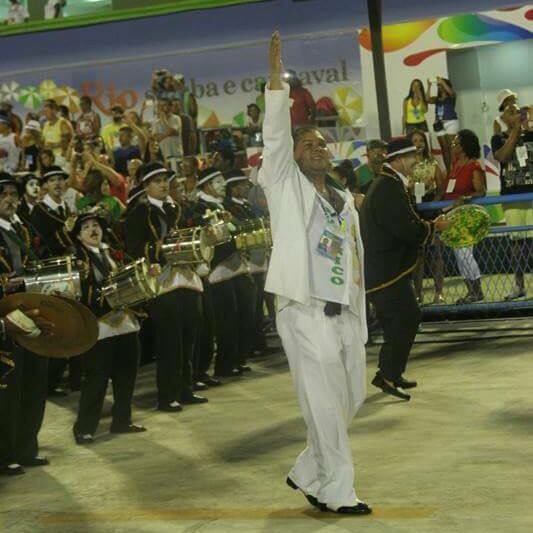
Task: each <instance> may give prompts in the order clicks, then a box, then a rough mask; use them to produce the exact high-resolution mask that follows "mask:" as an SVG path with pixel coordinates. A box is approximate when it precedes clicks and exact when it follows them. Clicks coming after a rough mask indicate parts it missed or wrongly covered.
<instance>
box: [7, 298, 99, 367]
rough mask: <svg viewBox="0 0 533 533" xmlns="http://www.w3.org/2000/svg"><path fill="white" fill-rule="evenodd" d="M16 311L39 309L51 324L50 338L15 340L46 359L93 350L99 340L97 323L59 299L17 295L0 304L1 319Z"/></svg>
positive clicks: (73, 303) (81, 309) (76, 305)
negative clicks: (51, 333)
mask: <svg viewBox="0 0 533 533" xmlns="http://www.w3.org/2000/svg"><path fill="white" fill-rule="evenodd" d="M15 309H21V310H24V309H27V310H28V309H39V311H40V314H41V316H42V318H43V319H45V320H48V321H49V322H52V323H53V324H54V328H53V330H52V331H53V335H50V336H46V337H43V336H39V337H36V338H29V337H27V336H25V335H15V337H14V340H15V341H16V342H17V343H18V344H20V345H21V346H22V347H24V348H26V349H27V350H29V351H31V352H33V353H35V354H37V355H43V356H45V357H54V358H60V359H61V358H67V357H72V356H74V355H79V354H81V353H84V352H86V351H88V350H89V349H90V348H92V347H93V346H94V345H95V344H96V341H97V340H98V321H97V320H96V317H95V316H94V315H93V314H92V313H91V311H90V310H89V309H88V308H86V307H85V306H84V305H82V304H80V303H78V302H76V301H74V300H70V299H68V298H63V297H60V296H49V295H45V294H33V293H17V294H11V295H9V296H7V297H6V298H3V299H2V300H0V316H5V315H7V314H8V313H10V312H11V311H13V310H15Z"/></svg>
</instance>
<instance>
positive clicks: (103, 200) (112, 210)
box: [76, 169, 125, 223]
mask: <svg viewBox="0 0 533 533" xmlns="http://www.w3.org/2000/svg"><path fill="white" fill-rule="evenodd" d="M84 192H85V196H83V197H82V198H80V199H79V200H78V201H77V203H76V207H77V209H78V211H83V210H85V209H88V208H90V207H95V206H100V207H102V208H103V209H104V210H105V212H106V213H107V215H108V217H109V220H108V221H109V222H110V223H115V222H118V220H119V218H120V215H121V214H122V212H123V211H124V209H125V207H124V204H123V203H122V202H121V201H120V200H119V199H118V198H116V197H114V196H111V194H110V192H111V191H110V186H109V180H108V179H107V178H106V177H105V176H104V175H103V173H102V171H101V170H98V169H91V170H90V171H89V172H88V173H87V175H86V176H85V184H84Z"/></svg>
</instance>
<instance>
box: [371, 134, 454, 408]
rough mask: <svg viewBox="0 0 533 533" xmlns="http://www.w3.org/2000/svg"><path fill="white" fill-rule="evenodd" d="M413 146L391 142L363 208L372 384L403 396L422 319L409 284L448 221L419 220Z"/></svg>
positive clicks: (413, 383) (409, 383) (405, 397)
mask: <svg viewBox="0 0 533 533" xmlns="http://www.w3.org/2000/svg"><path fill="white" fill-rule="evenodd" d="M415 154H416V148H415V147H414V146H413V145H412V143H411V142H410V141H409V140H407V139H406V138H403V137H402V138H398V139H394V140H392V141H391V142H390V143H389V148H388V155H387V162H386V163H385V164H384V165H383V170H382V172H381V174H380V175H379V176H378V177H377V178H376V179H375V180H373V182H372V184H371V185H370V188H369V190H368V194H367V196H366V198H365V200H364V203H363V206H362V209H361V233H362V237H363V242H364V248H365V276H366V285H367V291H366V293H367V295H368V298H369V299H370V301H371V302H372V304H373V305H374V307H375V309H376V313H377V316H378V319H379V321H380V323H381V326H382V328H383V337H384V343H383V346H382V348H381V352H380V355H379V370H378V372H377V374H376V377H375V378H374V379H373V381H372V384H373V385H375V386H376V387H378V388H381V389H382V390H383V392H385V393H387V394H391V395H393V396H396V397H398V398H401V399H403V400H409V399H410V398H411V396H410V395H409V394H408V393H407V392H405V389H409V388H414V387H416V385H417V383H416V381H408V380H407V379H405V378H404V377H403V373H404V371H405V368H406V365H407V359H408V357H409V353H410V351H411V347H412V345H413V342H414V339H415V336H416V332H417V330H418V325H419V323H420V319H421V312H420V308H419V307H418V303H417V302H416V298H415V295H414V292H413V286H412V282H411V273H412V272H413V271H414V269H415V267H416V264H417V260H418V250H419V249H420V247H421V246H424V245H426V244H428V243H430V242H431V241H432V240H433V237H434V235H435V231H436V230H437V231H442V230H444V229H446V228H447V227H448V226H449V223H448V222H447V221H446V220H444V219H443V218H442V217H439V218H437V219H436V220H435V221H426V220H422V219H421V218H420V217H419V216H418V214H417V212H416V210H415V208H414V205H413V201H412V199H411V198H410V196H409V194H408V192H407V188H406V185H407V176H409V174H410V173H411V170H412V168H413V166H414V165H415V163H416V158H415Z"/></svg>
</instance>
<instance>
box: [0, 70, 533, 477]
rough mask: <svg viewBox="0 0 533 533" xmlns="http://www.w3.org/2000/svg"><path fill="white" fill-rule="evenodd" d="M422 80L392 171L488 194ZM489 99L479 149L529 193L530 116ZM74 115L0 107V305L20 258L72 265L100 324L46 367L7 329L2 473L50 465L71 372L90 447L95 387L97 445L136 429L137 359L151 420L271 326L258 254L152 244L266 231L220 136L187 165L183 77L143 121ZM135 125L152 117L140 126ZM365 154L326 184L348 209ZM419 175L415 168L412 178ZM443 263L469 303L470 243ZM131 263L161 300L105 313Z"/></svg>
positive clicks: (306, 116) (307, 109)
mask: <svg viewBox="0 0 533 533" xmlns="http://www.w3.org/2000/svg"><path fill="white" fill-rule="evenodd" d="M285 81H289V85H290V97H291V99H292V100H293V105H292V107H291V109H290V120H291V126H292V129H293V130H298V129H299V130H301V129H302V127H303V129H304V131H305V128H306V127H313V126H312V125H313V124H314V122H315V120H316V106H315V104H314V101H313V99H312V96H311V95H310V93H309V91H307V89H305V88H304V87H303V86H302V85H301V83H300V82H299V80H297V77H296V76H295V75H290V74H289V75H288V77H287V78H286V79H285ZM436 83H437V84H438V87H439V89H438V92H437V95H436V96H431V97H430V96H426V93H425V91H424V87H423V84H422V83H421V81H420V80H414V81H413V83H412V84H411V88H410V90H409V94H408V96H407V97H406V99H405V106H404V128H405V134H406V135H407V138H406V139H405V140H404V141H403V142H405V143H407V145H406V146H409V147H414V148H413V152H414V154H413V155H412V157H410V159H409V165H408V167H409V168H407V167H406V166H405V165H406V164H407V163H406V162H405V159H400V160H401V162H402V163H401V164H402V165H403V166H401V167H398V168H396V167H391V168H394V169H395V172H396V174H398V175H401V176H402V179H403V180H404V186H405V188H406V190H407V191H409V193H410V194H413V195H414V189H415V185H416V184H417V182H420V181H422V182H423V183H424V200H438V199H445V200H453V201H454V202H455V203H456V205H459V204H461V203H464V202H465V201H468V199H471V198H474V197H477V196H482V195H484V194H485V192H486V182H485V175H484V171H483V168H482V167H481V165H480V163H479V158H480V143H479V139H478V137H477V135H476V134H475V133H474V132H473V131H471V130H468V129H459V125H458V118H457V113H456V112H455V93H454V90H453V86H452V84H451V82H450V81H449V80H446V79H444V78H437V80H436ZM429 85H431V82H429ZM429 91H430V88H429V87H428V92H429ZM263 92H264V88H263ZM499 103H500V113H501V115H500V117H499V119H498V121H497V122H495V126H494V127H495V134H494V137H493V139H492V148H493V151H494V154H495V157H496V159H497V160H498V161H500V162H501V182H502V193H505V194H513V193H517V192H524V191H531V174H530V173H531V161H532V148H531V146H532V144H531V143H532V141H533V139H532V136H533V132H532V131H531V130H530V128H529V127H528V126H529V125H528V120H529V118H528V115H527V113H526V114H525V115H524V113H523V111H522V110H521V109H520V108H519V107H518V105H517V101H516V94H515V93H513V92H512V91H510V90H505V91H502V93H501V94H500V96H499ZM430 104H434V105H435V107H436V114H435V124H434V129H435V132H436V133H437V138H438V140H439V145H440V147H441V150H442V154H443V161H444V166H441V164H440V162H439V161H438V160H437V159H435V158H434V157H433V155H432V150H431V148H430V143H429V137H428V122H427V113H428V105H430ZM80 107H81V111H80V113H79V114H78V115H77V116H76V117H73V116H72V114H71V113H70V112H69V110H68V109H67V108H65V107H64V106H60V105H58V104H57V102H56V101H55V100H53V99H50V100H46V101H45V102H44V105H43V108H42V111H41V112H40V113H33V112H32V113H28V114H27V116H25V117H19V116H18V115H17V114H16V113H15V112H14V111H13V109H12V107H11V105H10V104H9V103H6V102H4V103H2V104H0V166H1V170H2V172H1V174H0V272H1V273H2V276H3V278H2V279H3V285H4V293H9V292H13V291H16V290H20V288H21V277H22V276H23V274H24V271H25V266H26V265H27V264H28V263H29V262H32V261H39V260H40V261H43V260H47V259H50V258H55V257H64V256H67V255H68V256H73V257H74V258H75V259H76V261H77V264H78V265H80V269H81V265H83V270H84V272H85V273H86V274H85V276H83V280H82V292H81V301H82V303H84V304H85V305H87V306H88V307H89V308H90V309H91V311H92V312H93V313H94V314H95V315H96V316H97V317H98V323H99V337H98V342H97V343H96V345H95V346H94V347H93V348H92V349H91V350H90V351H89V352H88V353H86V354H83V355H82V356H79V357H74V358H71V359H70V360H69V361H68V362H67V360H62V359H50V360H49V361H47V360H46V359H45V358H42V357H39V356H36V355H35V354H32V353H31V352H29V351H27V350H24V349H22V348H20V347H18V346H14V345H13V344H12V343H11V341H10V340H9V338H8V337H6V335H5V333H6V331H5V329H4V331H3V333H4V341H3V342H4V344H5V349H6V350H7V351H9V352H11V353H12V359H13V360H14V362H15V369H16V370H15V371H12V372H10V373H8V374H7V377H6V378H5V379H4V387H3V388H2V389H1V390H0V399H1V400H2V401H1V404H0V425H1V426H2V428H1V429H2V433H1V439H0V473H3V474H8V475H15V474H20V473H23V472H24V466H38V465H43V464H47V463H48V460H47V459H46V458H44V457H41V456H40V455H39V454H38V444H37V434H38V432H39V429H40V427H41V423H42V420H43V416H44V407H45V402H46V398H47V397H48V398H49V397H53V396H56V397H57V396H62V395H64V394H66V391H65V390H64V387H63V385H62V379H63V374H64V373H65V369H66V366H67V364H68V367H69V385H70V388H71V390H73V391H76V390H81V395H80V401H79V408H78V415H77V419H76V422H75V424H74V426H73V434H74V439H75V442H76V443H77V444H79V445H89V444H92V443H94V442H95V434H96V431H97V427H98V424H99V419H100V415H101V411H102V406H103V402H104V397H105V394H106V390H107V385H108V381H109V380H111V381H112V383H113V394H114V407H113V412H112V424H111V428H110V429H111V432H113V433H136V432H142V431H145V428H144V427H142V426H140V425H138V424H135V423H133V421H132V412H131V403H132V396H133V392H134V386H135V379H136V374H137V366H138V362H139V360H141V361H143V362H146V363H149V362H151V361H153V360H155V362H156V383H155V385H156V389H157V401H156V407H157V409H158V410H160V411H164V412H170V413H174V412H179V411H181V410H182V409H183V406H189V405H194V404H202V403H205V402H207V401H208V399H207V398H206V397H204V396H202V395H199V394H197V392H200V391H204V390H207V389H209V388H210V387H218V386H220V385H221V384H222V382H223V381H224V380H228V379H229V378H231V379H232V378H238V377H241V376H243V375H245V374H247V373H249V372H250V371H251V370H252V368H251V367H250V366H249V364H248V361H249V359H250V358H253V357H254V356H257V355H258V354H268V353H269V352H270V350H269V348H268V346H267V343H266V338H265V333H266V331H267V328H268V327H272V328H275V317H274V315H275V313H274V300H273V297H272V295H270V294H268V293H265V290H264V287H265V277H266V272H267V270H268V265H269V251H268V249H267V248H265V249H259V250H253V251H250V252H246V253H243V252H242V250H238V249H237V248H236V245H235V240H234V239H231V238H229V239H227V240H226V241H223V242H220V243H219V244H218V245H217V246H215V251H214V256H213V258H212V260H211V261H210V262H209V264H202V265H199V266H194V267H193V266H188V265H180V266H176V265H172V264H170V263H169V261H168V258H167V257H166V255H165V253H164V247H163V244H164V243H165V242H166V240H167V239H168V238H169V236H171V235H172V234H173V232H174V231H176V230H177V229H186V228H196V227H208V226H212V225H214V224H217V223H218V222H221V223H223V225H224V226H225V227H226V228H229V229H228V231H229V232H230V233H231V234H235V233H238V231H239V228H240V227H244V226H245V225H246V224H247V223H249V221H252V220H259V219H265V220H266V219H268V216H269V212H268V206H267V201H266V197H265V192H264V190H263V189H262V187H261V185H260V184H259V183H258V181H257V172H258V168H245V167H247V163H246V161H242V160H239V156H238V154H236V152H235V146H234V144H233V143H232V142H227V139H219V140H218V141H217V143H215V144H214V145H213V150H212V151H211V152H209V153H208V154H205V155H204V156H202V157H201V158H200V157H198V146H199V145H198V132H197V114H198V105H197V102H196V99H195V97H194V95H193V94H192V93H191V92H190V91H189V90H188V89H187V87H186V84H185V79H184V76H183V75H181V74H173V73H171V72H170V71H168V70H165V69H161V70H157V71H155V72H154V73H153V76H152V80H151V83H150V87H149V90H148V91H147V93H146V98H145V100H144V103H143V107H142V109H141V112H140V113H137V112H136V111H134V110H125V109H123V108H122V107H121V106H119V105H116V106H114V107H113V108H112V109H111V117H110V118H109V119H108V120H107V122H105V121H103V120H102V117H101V116H100V115H99V114H98V113H97V112H95V111H94V110H93V107H92V101H91V98H90V97H89V96H82V97H81V101H80ZM247 112H248V116H249V122H248V126H247V128H246V129H245V131H244V134H245V135H246V136H247V141H246V142H247V143H257V144H258V145H261V144H262V142H263V139H262V131H263V130H262V128H263V118H264V117H263V113H262V111H261V107H260V106H259V105H257V104H255V103H254V104H251V105H249V106H248V108H247ZM149 114H151V115H152V116H153V118H152V120H148V119H147V118H146V117H147V116H148V115H149ZM103 122H104V123H103ZM299 130H298V131H299ZM241 133H242V132H241ZM394 146H395V148H394V153H395V154H396V153H397V152H398V150H400V151H399V153H400V155H401V153H402V152H401V147H400V148H398V146H397V144H396V145H394ZM366 150H367V161H366V162H365V163H364V164H363V165H360V166H359V167H358V168H355V169H354V167H353V165H352V163H351V162H350V161H343V162H341V163H340V164H338V165H336V166H334V167H332V168H331V169H330V176H331V177H332V178H333V180H334V181H335V182H336V183H337V184H338V185H339V186H340V187H341V188H343V189H345V190H347V191H350V192H351V193H353V195H354V199H355V204H356V206H357V207H358V208H361V206H363V205H364V202H365V194H366V193H367V192H368V191H369V189H371V188H372V184H373V183H374V182H375V181H376V179H377V177H378V176H380V175H382V174H383V172H384V166H385V165H387V164H388V162H390V161H392V159H391V152H390V146H389V145H388V143H386V142H385V141H383V140H380V139H375V140H370V141H368V142H367V149H366ZM395 157H396V156H395ZM416 168H418V169H422V170H421V171H420V172H418V173H417V172H415V169H416ZM420 176H422V177H420ZM434 216H435V214H434V213H433V214H431V218H434ZM506 217H507V222H508V224H510V225H532V224H533V220H532V210H531V202H529V203H525V204H511V205H510V206H509V208H507V209H506ZM422 241H423V242H422V244H421V248H420V258H421V260H419V261H418V264H417V267H416V268H415V269H413V271H412V279H413V280H414V285H415V290H416V293H417V295H418V298H419V299H420V298H421V280H422V278H423V275H424V257H428V254H425V253H424V247H426V248H427V247H429V246H432V247H433V250H434V253H433V254H431V261H432V262H433V263H434V264H433V267H432V272H433V275H434V281H435V297H434V301H435V303H442V302H443V283H444V274H443V261H442V244H441V243H440V242H439V240H438V237H437V238H435V240H434V241H433V244H432V243H431V240H430V239H425V238H424V239H422ZM525 246H527V242H526V241H525V239H523V238H520V234H518V235H517V237H516V238H514V240H513V250H514V253H515V257H516V261H515V273H516V287H515V290H514V291H513V292H512V293H511V294H510V295H509V298H510V299H514V298H519V297H522V296H524V295H525V294H526V292H525V290H526V289H525V281H524V265H523V263H522V262H521V260H520V259H519V258H520V257H523V255H524V254H523V249H524V247H525ZM454 253H455V256H456V260H457V265H458V268H459V271H460V273H461V275H462V276H463V278H464V280H465V283H466V285H467V288H468V293H467V295H466V297H464V298H462V299H461V300H460V301H459V303H473V302H477V301H480V300H482V299H483V297H484V296H483V291H482V288H481V281H480V278H481V273H480V269H479V267H478V265H477V263H476V260H475V257H474V255H473V250H472V248H471V247H469V248H462V249H457V250H454ZM138 259H144V260H145V261H146V263H147V264H148V265H149V274H148V275H149V276H152V277H154V278H157V279H158V280H159V282H160V284H161V286H162V287H163V290H162V291H161V293H160V294H159V296H157V297H156V298H154V299H152V300H149V301H148V302H147V303H146V304H145V305H143V306H141V307H140V308H134V309H130V308H125V309H113V308H111V306H110V305H109V303H108V301H107V300H106V298H105V297H103V296H102V292H101V289H102V286H103V284H104V282H105V280H107V279H108V278H109V276H110V275H111V274H112V273H113V272H116V271H117V269H120V268H121V267H122V266H123V265H125V264H129V263H131V262H133V261H135V260H138ZM385 305H386V303H385V302H379V301H377V302H376V303H375V306H377V307H378V308H380V307H383V309H382V311H381V315H382V316H384V315H386V313H387V311H386V309H385V308H384V306H385ZM265 308H266V309H267V311H268V313H267V316H265V312H264V309H265ZM5 385H7V386H5ZM384 386H385V385H384V384H383V382H380V387H381V388H383V387H384Z"/></svg>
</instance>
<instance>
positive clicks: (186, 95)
mask: <svg viewBox="0 0 533 533" xmlns="http://www.w3.org/2000/svg"><path fill="white" fill-rule="evenodd" d="M174 81H175V88H176V91H177V92H178V94H179V100H180V102H181V109H182V111H183V114H185V115H188V116H189V117H191V118H192V120H193V122H194V127H195V128H197V127H198V123H197V121H198V103H197V102H196V97H195V96H194V94H192V93H191V91H189V89H188V88H187V86H186V85H185V76H184V75H183V74H176V75H175V76H174Z"/></svg>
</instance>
